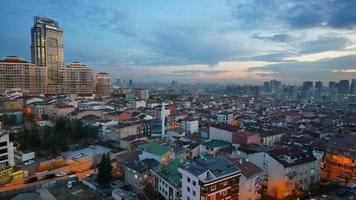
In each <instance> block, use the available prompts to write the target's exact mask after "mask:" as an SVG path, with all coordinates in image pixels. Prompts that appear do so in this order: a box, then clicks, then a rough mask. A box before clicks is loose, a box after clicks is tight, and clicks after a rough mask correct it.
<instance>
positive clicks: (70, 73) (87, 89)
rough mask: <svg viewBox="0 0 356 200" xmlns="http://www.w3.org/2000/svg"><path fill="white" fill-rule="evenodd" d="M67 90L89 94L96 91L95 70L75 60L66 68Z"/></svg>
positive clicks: (65, 82) (72, 92) (65, 83)
mask: <svg viewBox="0 0 356 200" xmlns="http://www.w3.org/2000/svg"><path fill="white" fill-rule="evenodd" d="M64 85H65V92H66V93H70V94H82V95H86V94H87V95H89V94H92V93H93V92H94V79H93V71H92V69H90V68H89V67H88V66H87V65H85V64H82V63H78V62H73V63H70V64H68V65H67V67H66V68H65V70H64Z"/></svg>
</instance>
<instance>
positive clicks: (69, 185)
mask: <svg viewBox="0 0 356 200" xmlns="http://www.w3.org/2000/svg"><path fill="white" fill-rule="evenodd" d="M72 186H73V182H72V181H68V183H67V188H68V189H69V188H72Z"/></svg>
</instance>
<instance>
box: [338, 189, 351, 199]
mask: <svg viewBox="0 0 356 200" xmlns="http://www.w3.org/2000/svg"><path fill="white" fill-rule="evenodd" d="M348 193H349V191H348V190H347V189H346V188H340V189H338V190H337V191H336V195H337V196H340V197H342V196H346V195H347V194H348Z"/></svg>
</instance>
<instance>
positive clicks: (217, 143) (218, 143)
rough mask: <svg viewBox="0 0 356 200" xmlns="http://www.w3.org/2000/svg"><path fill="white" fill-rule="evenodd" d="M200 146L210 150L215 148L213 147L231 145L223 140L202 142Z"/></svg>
mask: <svg viewBox="0 0 356 200" xmlns="http://www.w3.org/2000/svg"><path fill="white" fill-rule="evenodd" d="M202 145H204V146H206V147H208V148H209V149H212V148H215V147H225V146H230V145H231V143H229V142H226V141H224V140H211V141H209V142H204V143H203V144H202Z"/></svg>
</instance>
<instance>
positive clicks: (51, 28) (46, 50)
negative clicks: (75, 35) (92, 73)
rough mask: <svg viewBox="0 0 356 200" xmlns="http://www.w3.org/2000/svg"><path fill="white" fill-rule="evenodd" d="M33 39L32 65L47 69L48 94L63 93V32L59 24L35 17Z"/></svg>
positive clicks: (32, 30)
mask: <svg viewBox="0 0 356 200" xmlns="http://www.w3.org/2000/svg"><path fill="white" fill-rule="evenodd" d="M31 39H32V45H31V57H32V63H34V64H35V65H37V66H44V67H46V68H47V83H48V88H47V90H48V93H61V92H63V72H64V58H63V31H62V30H61V28H60V27H59V24H58V22H56V21H54V20H51V19H48V18H44V17H38V16H35V17H34V25H33V27H32V29H31Z"/></svg>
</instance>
